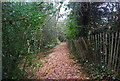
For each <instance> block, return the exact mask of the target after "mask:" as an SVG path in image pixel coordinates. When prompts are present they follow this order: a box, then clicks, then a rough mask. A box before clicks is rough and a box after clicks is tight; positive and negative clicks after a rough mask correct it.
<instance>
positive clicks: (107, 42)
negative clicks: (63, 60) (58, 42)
mask: <svg viewBox="0 0 120 81" xmlns="http://www.w3.org/2000/svg"><path fill="white" fill-rule="evenodd" d="M71 45H72V47H73V48H74V51H75V52H77V53H76V54H77V55H78V57H80V59H82V60H83V61H85V60H88V61H91V62H93V63H97V64H98V63H99V64H104V65H106V66H107V67H108V68H109V69H113V70H116V71H118V72H120V33H119V32H116V33H100V34H96V35H91V36H88V37H80V38H79V39H78V40H73V41H72V42H71ZM73 48H72V49H73Z"/></svg>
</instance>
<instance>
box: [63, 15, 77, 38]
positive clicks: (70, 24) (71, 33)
mask: <svg viewBox="0 0 120 81" xmlns="http://www.w3.org/2000/svg"><path fill="white" fill-rule="evenodd" d="M68 17H69V19H68V20H67V22H66V23H65V29H64V33H65V37H66V38H67V39H74V38H75V37H76V36H75V35H76V34H77V28H76V22H75V21H73V20H74V17H73V14H69V15H68Z"/></svg>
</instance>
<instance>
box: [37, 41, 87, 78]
mask: <svg viewBox="0 0 120 81" xmlns="http://www.w3.org/2000/svg"><path fill="white" fill-rule="evenodd" d="M68 54H69V52H68V48H67V43H66V42H63V43H61V44H59V45H57V46H56V47H55V48H54V49H53V52H52V53H50V54H49V55H48V56H47V57H46V58H44V59H43V67H40V68H39V70H38V71H37V72H36V75H35V76H37V79H89V78H88V77H86V76H85V75H84V74H83V73H82V72H81V71H80V67H78V65H77V64H75V62H74V60H73V59H70V58H69V56H68Z"/></svg>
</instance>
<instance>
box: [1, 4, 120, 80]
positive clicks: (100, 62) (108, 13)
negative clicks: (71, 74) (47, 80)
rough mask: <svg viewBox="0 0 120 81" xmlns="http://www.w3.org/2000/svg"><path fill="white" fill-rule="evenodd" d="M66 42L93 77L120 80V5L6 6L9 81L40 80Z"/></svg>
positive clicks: (5, 62)
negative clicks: (37, 75)
mask: <svg viewBox="0 0 120 81" xmlns="http://www.w3.org/2000/svg"><path fill="white" fill-rule="evenodd" d="M63 42H67V48H68V49H69V54H70V55H69V57H70V58H74V59H75V60H77V63H78V64H80V67H81V69H82V71H84V72H85V75H86V76H87V77H89V79H108V80H109V81H112V80H115V79H117V80H120V2H67V3H65V2H2V78H3V79H28V76H34V74H33V73H34V71H36V69H38V68H39V67H42V66H43V64H44V63H43V62H42V61H41V60H42V59H43V58H44V57H47V56H49V52H45V51H48V50H50V49H53V48H55V47H56V46H57V45H59V44H61V43H63ZM61 47H62V46H61ZM67 48H64V49H67ZM60 51H61V50H60ZM61 52H62V51H61ZM57 56H59V54H57ZM57 56H56V57H57ZM54 59H55V57H54V58H53V60H54ZM63 60H64V59H63ZM61 66H62V65H61ZM48 67H49V66H48ZM34 79H36V78H34ZM59 79H61V78H59ZM62 79H66V78H62ZM70 79H71V78H70ZM76 79H77V78H76Z"/></svg>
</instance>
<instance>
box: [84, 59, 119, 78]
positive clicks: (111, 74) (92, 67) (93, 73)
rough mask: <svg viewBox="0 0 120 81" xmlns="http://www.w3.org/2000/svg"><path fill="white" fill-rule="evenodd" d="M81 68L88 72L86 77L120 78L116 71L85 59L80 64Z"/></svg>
mask: <svg viewBox="0 0 120 81" xmlns="http://www.w3.org/2000/svg"><path fill="white" fill-rule="evenodd" d="M82 69H83V70H84V71H85V72H86V73H88V77H90V78H91V79H107V80H114V79H118V80H119V79H120V76H119V74H118V73H116V72H115V71H114V70H109V69H107V67H106V66H105V65H100V64H93V63H91V62H88V61H85V62H83V64H82Z"/></svg>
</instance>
